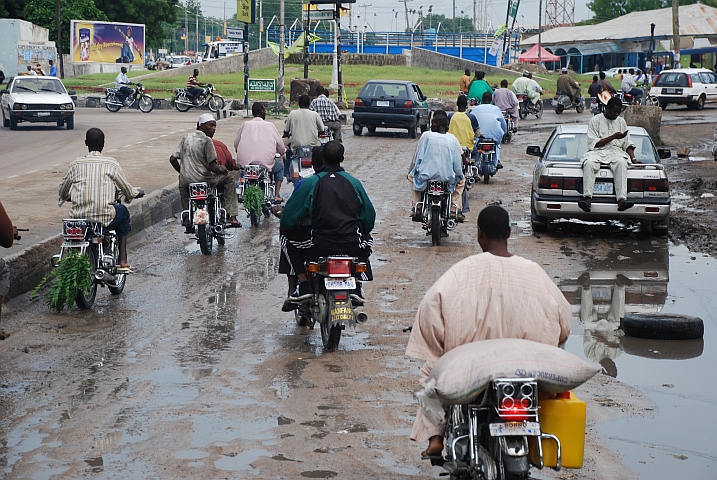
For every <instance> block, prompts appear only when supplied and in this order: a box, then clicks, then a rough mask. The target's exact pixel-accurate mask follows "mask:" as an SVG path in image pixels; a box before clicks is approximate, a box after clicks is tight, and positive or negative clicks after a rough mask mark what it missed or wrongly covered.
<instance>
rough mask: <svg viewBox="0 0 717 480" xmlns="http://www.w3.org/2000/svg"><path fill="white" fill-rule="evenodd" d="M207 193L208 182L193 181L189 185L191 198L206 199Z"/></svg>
mask: <svg viewBox="0 0 717 480" xmlns="http://www.w3.org/2000/svg"><path fill="white" fill-rule="evenodd" d="M207 194H208V192H207V184H206V183H191V184H190V185H189V198H191V199H192V200H206V199H207Z"/></svg>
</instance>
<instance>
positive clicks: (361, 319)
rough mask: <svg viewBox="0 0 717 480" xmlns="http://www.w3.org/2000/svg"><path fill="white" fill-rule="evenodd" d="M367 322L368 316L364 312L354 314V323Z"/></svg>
mask: <svg viewBox="0 0 717 480" xmlns="http://www.w3.org/2000/svg"><path fill="white" fill-rule="evenodd" d="M366 320H368V315H366V314H365V313H364V312H361V313H357V314H356V323H364V322H366Z"/></svg>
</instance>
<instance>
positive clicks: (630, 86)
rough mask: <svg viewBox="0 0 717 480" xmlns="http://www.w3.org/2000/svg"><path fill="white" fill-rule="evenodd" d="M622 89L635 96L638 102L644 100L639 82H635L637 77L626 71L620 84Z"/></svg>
mask: <svg viewBox="0 0 717 480" xmlns="http://www.w3.org/2000/svg"><path fill="white" fill-rule="evenodd" d="M620 90H622V91H623V92H625V93H629V94H630V95H632V96H633V97H635V100H636V101H637V103H641V102H642V95H643V93H642V89H641V88H637V83H636V82H635V78H634V77H633V76H632V75H630V74H629V73H627V72H626V73H625V74H623V76H622V83H621V84H620Z"/></svg>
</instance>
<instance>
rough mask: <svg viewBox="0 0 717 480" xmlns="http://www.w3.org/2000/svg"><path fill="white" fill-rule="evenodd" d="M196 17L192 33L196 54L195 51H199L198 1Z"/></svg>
mask: <svg viewBox="0 0 717 480" xmlns="http://www.w3.org/2000/svg"><path fill="white" fill-rule="evenodd" d="M196 19H197V25H196V26H195V27H194V28H195V30H194V33H195V34H196V35H195V43H194V55H196V54H197V52H198V51H199V2H197V16H196ZM195 58H196V57H195Z"/></svg>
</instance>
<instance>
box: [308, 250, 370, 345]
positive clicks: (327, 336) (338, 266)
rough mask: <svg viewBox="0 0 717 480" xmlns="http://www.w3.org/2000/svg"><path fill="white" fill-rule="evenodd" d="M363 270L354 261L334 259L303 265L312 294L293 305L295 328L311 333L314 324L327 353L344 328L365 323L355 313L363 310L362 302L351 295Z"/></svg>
mask: <svg viewBox="0 0 717 480" xmlns="http://www.w3.org/2000/svg"><path fill="white" fill-rule="evenodd" d="M367 268H368V266H367V264H366V263H363V262H359V260H358V258H356V257H348V256H338V255H336V256H330V257H321V258H317V259H314V260H311V261H308V262H306V273H307V275H308V276H309V277H310V278H309V280H310V282H311V291H312V293H310V294H307V295H304V298H300V299H298V300H296V301H295V302H294V303H295V304H296V305H297V308H296V309H295V310H294V318H295V319H296V323H297V324H298V325H299V326H302V327H306V326H308V327H309V328H311V329H313V328H314V325H315V324H316V323H318V324H319V326H320V329H321V341H322V343H323V345H324V348H325V349H326V350H328V351H332V350H334V349H335V348H336V347H338V345H339V341H340V340H341V331H342V330H344V329H345V328H346V325H347V324H348V325H351V326H352V327H355V326H356V324H357V323H364V322H365V321H366V320H368V316H367V315H366V314H365V313H364V312H357V311H356V309H357V308H359V307H362V306H363V304H364V300H363V298H361V297H360V296H359V295H357V294H355V293H352V292H354V291H355V290H356V286H357V285H358V283H357V282H358V279H357V278H356V277H357V276H358V274H360V273H363V272H366V270H367ZM359 288H360V287H359Z"/></svg>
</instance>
